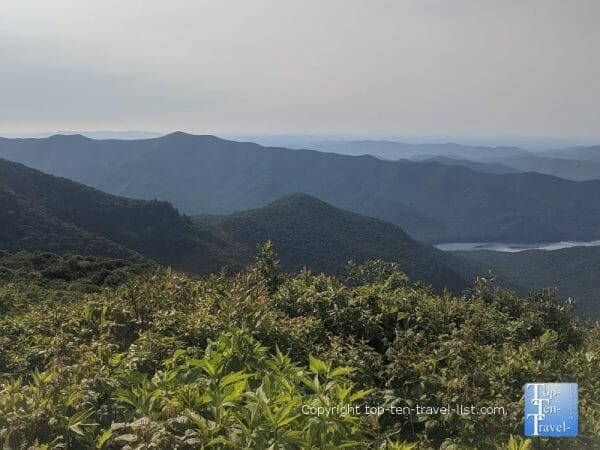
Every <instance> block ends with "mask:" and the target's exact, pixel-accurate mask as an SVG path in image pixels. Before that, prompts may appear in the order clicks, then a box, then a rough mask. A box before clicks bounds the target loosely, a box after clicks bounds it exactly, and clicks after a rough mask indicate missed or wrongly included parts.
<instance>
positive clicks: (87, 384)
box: [0, 243, 600, 450]
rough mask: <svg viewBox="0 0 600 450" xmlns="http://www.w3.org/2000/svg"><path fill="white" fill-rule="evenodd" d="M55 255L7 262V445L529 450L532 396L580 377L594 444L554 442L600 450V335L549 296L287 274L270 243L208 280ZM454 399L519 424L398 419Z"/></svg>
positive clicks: (390, 266) (2, 439) (3, 398)
mask: <svg viewBox="0 0 600 450" xmlns="http://www.w3.org/2000/svg"><path fill="white" fill-rule="evenodd" d="M51 258H58V257H52V256H50V255H47V254H34V255H31V254H20V255H3V256H2V258H0V261H1V263H0V264H1V265H2V267H3V273H4V274H8V275H4V276H3V277H1V278H0V280H2V281H0V298H2V305H3V310H4V312H3V314H2V317H1V318H0V373H1V375H0V377H1V382H2V389H1V390H0V448H5V449H50V448H52V449H58V448H71V449H86V448H90V449H91V448H100V449H118V448H130V449H148V448H157V449H171V448H179V449H196V448H222V449H225V448H252V449H258V448H321V449H325V448H331V449H333V448H382V449H405V450H406V449H411V448H412V449H427V448H444V449H468V448H479V449H496V448H510V449H512V450H516V449H526V448H533V447H531V442H529V441H524V440H523V439H521V438H519V437H517V436H519V435H521V434H522V427H523V385H524V383H525V382H530V381H532V380H546V379H552V380H555V381H565V382H567V381H568V382H577V383H579V392H580V398H579V417H580V428H579V433H580V436H579V437H578V438H575V439H568V440H560V439H559V440H556V439H554V440H549V441H547V442H546V441H541V442H540V444H543V445H544V448H548V449H551V448H552V449H568V448H590V449H591V448H598V444H599V441H598V434H599V433H600V408H599V405H598V397H597V394H598V392H600V378H599V377H598V376H597V369H598V358H600V346H599V345H600V328H599V327H598V324H596V325H590V324H583V323H580V322H579V321H578V319H576V318H574V316H573V315H572V311H571V309H572V307H571V306H570V305H568V304H558V303H556V302H555V301H554V299H553V298H552V294H551V292H549V291H537V292H533V293H531V294H529V295H528V296H527V297H525V298H520V297H519V296H517V295H516V294H515V293H513V292H511V291H509V290H505V289H502V288H500V287H496V285H495V283H494V280H493V279H487V278H480V279H478V280H477V281H476V282H475V284H474V285H473V286H472V287H471V288H469V289H467V290H466V291H465V292H464V293H463V294H462V295H460V296H453V295H451V294H450V293H448V292H446V293H443V294H435V293H434V292H433V291H431V290H430V289H428V288H425V287H422V286H421V285H419V284H414V283H413V282H412V281H411V280H409V279H408V278H407V277H406V275H404V274H403V273H402V272H401V271H400V268H399V267H398V266H397V265H396V264H394V263H385V262H382V261H371V262H367V263H365V264H363V265H355V264H351V265H349V267H348V270H347V273H346V274H345V275H343V276H328V275H317V274H313V273H311V272H309V271H301V272H299V273H296V274H287V273H285V272H281V271H280V270H279V269H278V261H277V257H276V255H275V253H274V249H273V247H272V245H271V244H270V243H266V244H265V245H263V246H262V247H261V248H260V250H259V251H258V254H257V256H256V261H255V263H254V264H253V265H251V266H250V267H249V268H248V269H247V270H245V271H242V272H240V273H237V274H233V275H227V274H225V273H221V274H218V273H217V274H214V275H210V276H207V277H203V278H198V279H194V278H190V277H189V276H186V275H183V274H180V273H176V272H171V271H169V270H167V269H159V268H152V267H140V268H139V269H138V268H135V267H129V266H127V265H126V264H124V263H119V262H115V261H112V262H110V261H104V262H103V261H102V260H90V259H86V258H78V257H61V258H59V259H57V260H54V262H53V264H52V265H51V266H49V265H48V264H47V261H48V260H50V259H51ZM19 267H22V269H19ZM52 267H54V268H60V267H62V269H57V270H58V271H59V272H60V273H61V274H60V276H58V278H62V279H67V278H68V279H71V280H75V281H76V280H85V282H84V284H90V280H95V281H93V282H91V284H94V285H95V286H96V287H95V288H94V289H91V290H88V289H86V288H83V289H75V290H68V288H67V287H66V286H64V285H60V284H53V283H48V282H47V280H49V279H53V278H56V277H57V275H56V274H52V273H48V270H49V269H51V268H52ZM82 267H83V268H82ZM20 270H23V271H25V272H26V271H30V272H37V273H38V274H39V275H38V281H33V282H32V281H30V280H29V277H27V276H19V275H18V273H19V271H20ZM111 270H114V271H116V273H119V274H120V275H119V279H118V280H115V282H114V283H113V282H110V283H107V282H105V281H106V280H107V278H109V276H110V275H107V274H106V273H104V271H109V272H111ZM94 272H96V274H97V275H98V277H96V276H95V274H94ZM123 277H124V278H123ZM45 280H46V281H45ZM101 280H104V281H101ZM86 292H87V293H86ZM24 299H26V301H23V300H24ZM445 404H463V405H473V407H474V408H476V409H477V411H480V408H482V407H483V408H490V407H492V408H496V411H502V413H498V414H494V415H483V414H449V415H435V414H433V415H428V414H395V413H394V414H392V411H397V410H398V408H405V407H411V406H413V407H414V406H415V405H431V406H436V405H445ZM349 406H353V407H355V408H357V409H356V410H354V412H355V413H353V414H337V413H333V412H332V413H329V414H327V413H323V414H320V415H318V414H316V412H317V411H334V410H333V409H331V408H336V407H338V408H344V407H346V408H347V407H349ZM367 406H370V407H373V408H375V407H377V406H379V407H381V408H383V410H377V409H374V410H369V412H371V414H367ZM318 408H323V409H321V410H319V409H318ZM328 408H329V409H328ZM361 408H362V409H361ZM502 408H503V409H502ZM361 411H362V413H361ZM378 412H379V413H378Z"/></svg>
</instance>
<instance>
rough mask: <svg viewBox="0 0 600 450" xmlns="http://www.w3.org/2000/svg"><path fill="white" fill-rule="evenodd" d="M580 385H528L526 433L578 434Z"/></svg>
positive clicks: (526, 389)
mask: <svg viewBox="0 0 600 450" xmlns="http://www.w3.org/2000/svg"><path fill="white" fill-rule="evenodd" d="M577 427H578V415H577V384H576V383H527V384H526V385H525V436H541V437H544V436H546V437H563V436H577Z"/></svg>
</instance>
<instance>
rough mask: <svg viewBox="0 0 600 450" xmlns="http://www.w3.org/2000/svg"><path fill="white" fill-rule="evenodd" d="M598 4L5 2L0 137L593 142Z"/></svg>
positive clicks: (598, 97)
mask: <svg viewBox="0 0 600 450" xmlns="http://www.w3.org/2000/svg"><path fill="white" fill-rule="evenodd" d="M599 23H600V1H596V0H589V1H587V0H573V1H561V0H554V1H553V0H545V1H536V0H528V1H522V0H514V1H513V0H505V1H492V0H479V1H470V0H469V1H467V0H453V1H446V0H443V1H434V0H415V1H401V0H393V1H386V0H380V1H379V0H364V1H355V0H327V1H322V0H318V1H313V0H297V1H288V0H252V1H247V0H239V1H233V0H231V1H230V0H214V1H198V0H195V1H183V0H168V1H167V0H165V1H159V0H143V1H141V0H140V1H134V0H118V1H114V0H102V1H97V0H86V1H81V0H52V1H43V0H37V1H32V0H2V1H1V2H0V134H1V133H13V134H14V133H26V132H46V131H52V130H116V131H119V130H148V131H155V132H163V131H164V132H168V131H173V130H183V131H187V132H193V133H211V134H240V135H241V134H252V133H257V134H286V133H292V134H312V135H321V134H331V135H337V136H340V135H361V136H403V135H407V136H408V135H423V136H425V135H427V136H431V135H443V136H504V137H508V138H510V137H511V136H521V137H522V136H540V137H569V136H573V137H591V138H596V137H600V126H599V125H600V120H599V119H600V57H599V55H600V53H599V52H600V50H599V46H600V26H598V24H599Z"/></svg>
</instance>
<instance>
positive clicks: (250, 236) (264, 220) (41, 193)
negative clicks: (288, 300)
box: [0, 160, 466, 290]
mask: <svg viewBox="0 0 600 450" xmlns="http://www.w3.org/2000/svg"><path fill="white" fill-rule="evenodd" d="M268 239H271V240H273V241H274V244H275V247H276V249H277V250H278V251H279V252H280V257H281V260H282V263H283V267H284V268H285V269H288V270H292V269H296V268H298V267H302V266H307V267H309V268H310V269H313V270H315V271H330V272H332V273H341V272H343V271H344V268H345V266H346V264H347V262H348V261H349V260H351V259H352V260H354V261H356V262H364V261H365V260H367V259H370V258H373V259H375V258H382V259H386V260H389V261H393V262H399V263H400V265H401V267H402V269H403V270H404V271H405V272H406V273H407V274H409V276H411V277H412V278H413V279H414V280H416V279H420V280H423V281H425V282H426V283H427V284H431V285H433V286H435V287H437V288H442V287H444V286H447V287H449V288H451V289H455V290H460V289H461V288H463V287H465V286H466V281H465V280H464V278H462V277H461V276H460V275H459V274H458V273H457V272H455V271H454V270H453V269H451V268H450V266H449V264H450V263H451V261H450V260H449V258H448V257H447V256H446V255H444V254H443V253H442V252H439V251H437V250H434V249H433V248H429V247H426V246H424V245H422V244H419V243H416V242H415V241H413V240H412V239H411V238H410V237H408V235H406V234H405V233H404V232H403V231H402V230H401V229H400V228H398V227H397V226H394V225H391V224H388V223H385V222H382V221H380V220H376V219H371V218H367V217H362V216H359V215H357V214H352V213H348V212H346V211H342V210H340V209H337V208H334V207H332V206H330V205H327V204H326V203H324V202H321V201H319V200H317V199H314V198H311V197H308V196H304V195H295V196H292V197H288V198H285V199H281V200H280V201H278V202H275V203H273V204H271V205H269V206H267V207H265V208H262V209H260V210H255V211H248V212H245V213H240V214H235V215H232V216H223V217H210V218H207V217H205V218H201V219H197V220H195V221H192V220H191V219H189V218H187V217H185V216H181V215H180V214H179V213H178V212H177V210H176V209H175V208H173V207H172V206H171V205H170V204H169V203H166V202H159V201H143V200H130V199H125V198H121V197H116V196H113V195H109V194H105V193H103V192H101V191H98V190H96V189H93V188H90V187H87V186H84V185H82V184H79V183H76V182H73V181H70V180H67V179H64V178H58V177H55V176H51V175H47V174H44V173H42V172H39V171H37V170H34V169H30V168H27V167H25V166H23V165H21V164H18V163H13V162H8V161H5V160H0V250H4V251H7V252H10V253H15V252H19V251H30V252H33V251H47V252H54V253H58V254H65V253H71V254H81V255H94V256H103V257H111V258H124V259H128V260H143V259H151V260H154V261H156V262H158V263H160V264H162V265H170V266H173V267H174V268H176V269H178V270H182V271H186V272H191V273H199V274H206V273H210V272H214V271H218V270H220V269H221V268H222V267H223V266H228V267H230V268H231V269H233V270H238V269H241V268H243V267H244V266H246V265H248V264H251V263H252V262H253V260H254V255H255V253H256V246H257V244H259V243H262V242H264V241H266V240H268Z"/></svg>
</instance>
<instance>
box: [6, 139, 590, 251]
mask: <svg viewBox="0 0 600 450" xmlns="http://www.w3.org/2000/svg"><path fill="white" fill-rule="evenodd" d="M507 151H513V150H510V149H509V150H507ZM517 153H518V151H517ZM0 156H3V157H5V158H8V159H12V160H16V161H19V162H23V163H24V164H27V165H31V166H33V167H35V168H38V169H40V170H43V171H46V172H49V173H52V174H55V175H60V176H65V177H68V178H72V179H74V180H76V181H79V182H82V183H85V184H87V185H90V186H93V187H96V188H98V189H100V190H103V191H106V192H109V193H111V194H115V195H119V196H124V197H129V198H138V199H146V200H153V199H158V200H166V201H169V202H171V203H173V204H174V205H175V207H176V208H178V209H179V210H180V211H182V212H183V213H186V214H189V215H197V214H228V213H232V212H235V211H241V210H245V209H249V208H257V207H261V206H264V205H266V204H267V203H270V202H272V201H274V200H276V199H278V198H280V197H283V196H286V195H290V194H292V193H296V192H302V193H306V194H309V195H312V196H314V197H317V198H319V199H321V200H323V201H326V202H327V203H330V204H332V205H334V206H336V207H339V208H342V209H345V210H348V211H352V212H356V213H359V214H363V215H368V216H372V217H377V218H380V219H383V220H386V221H389V222H391V223H393V224H395V225H398V226H400V227H401V228H402V229H403V230H405V231H406V232H407V233H408V234H409V235H410V236H412V237H413V238H416V239H418V240H423V241H429V242H452V241H467V242H469V241H470V242H473V241H485V242H489V241H504V242H538V241H558V240H590V239H597V238H600V203H599V202H598V201H597V199H598V198H600V182H599V181H586V182H574V181H569V180H565V179H561V178H558V177H554V176H547V175H541V174H537V173H513V174H500V175H494V174H489V173H482V172H479V171H476V170H472V169H469V168H467V167H461V166H457V165H447V164H440V163H439V162H414V161H406V160H402V161H384V160H381V159H377V158H375V157H372V156H348V155H340V154H335V153H324V152H319V151H314V150H290V149H286V148H269V147H262V146H260V145H257V144H254V143H246V142H235V141H228V140H224V139H219V138H217V137H214V136H193V135H188V134H184V133H173V134H170V135H167V136H164V137H161V138H156V139H144V140H100V141H98V140H93V139H89V138H85V137H82V136H54V137H50V138H47V139H16V140H6V139H5V140H2V141H0Z"/></svg>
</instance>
